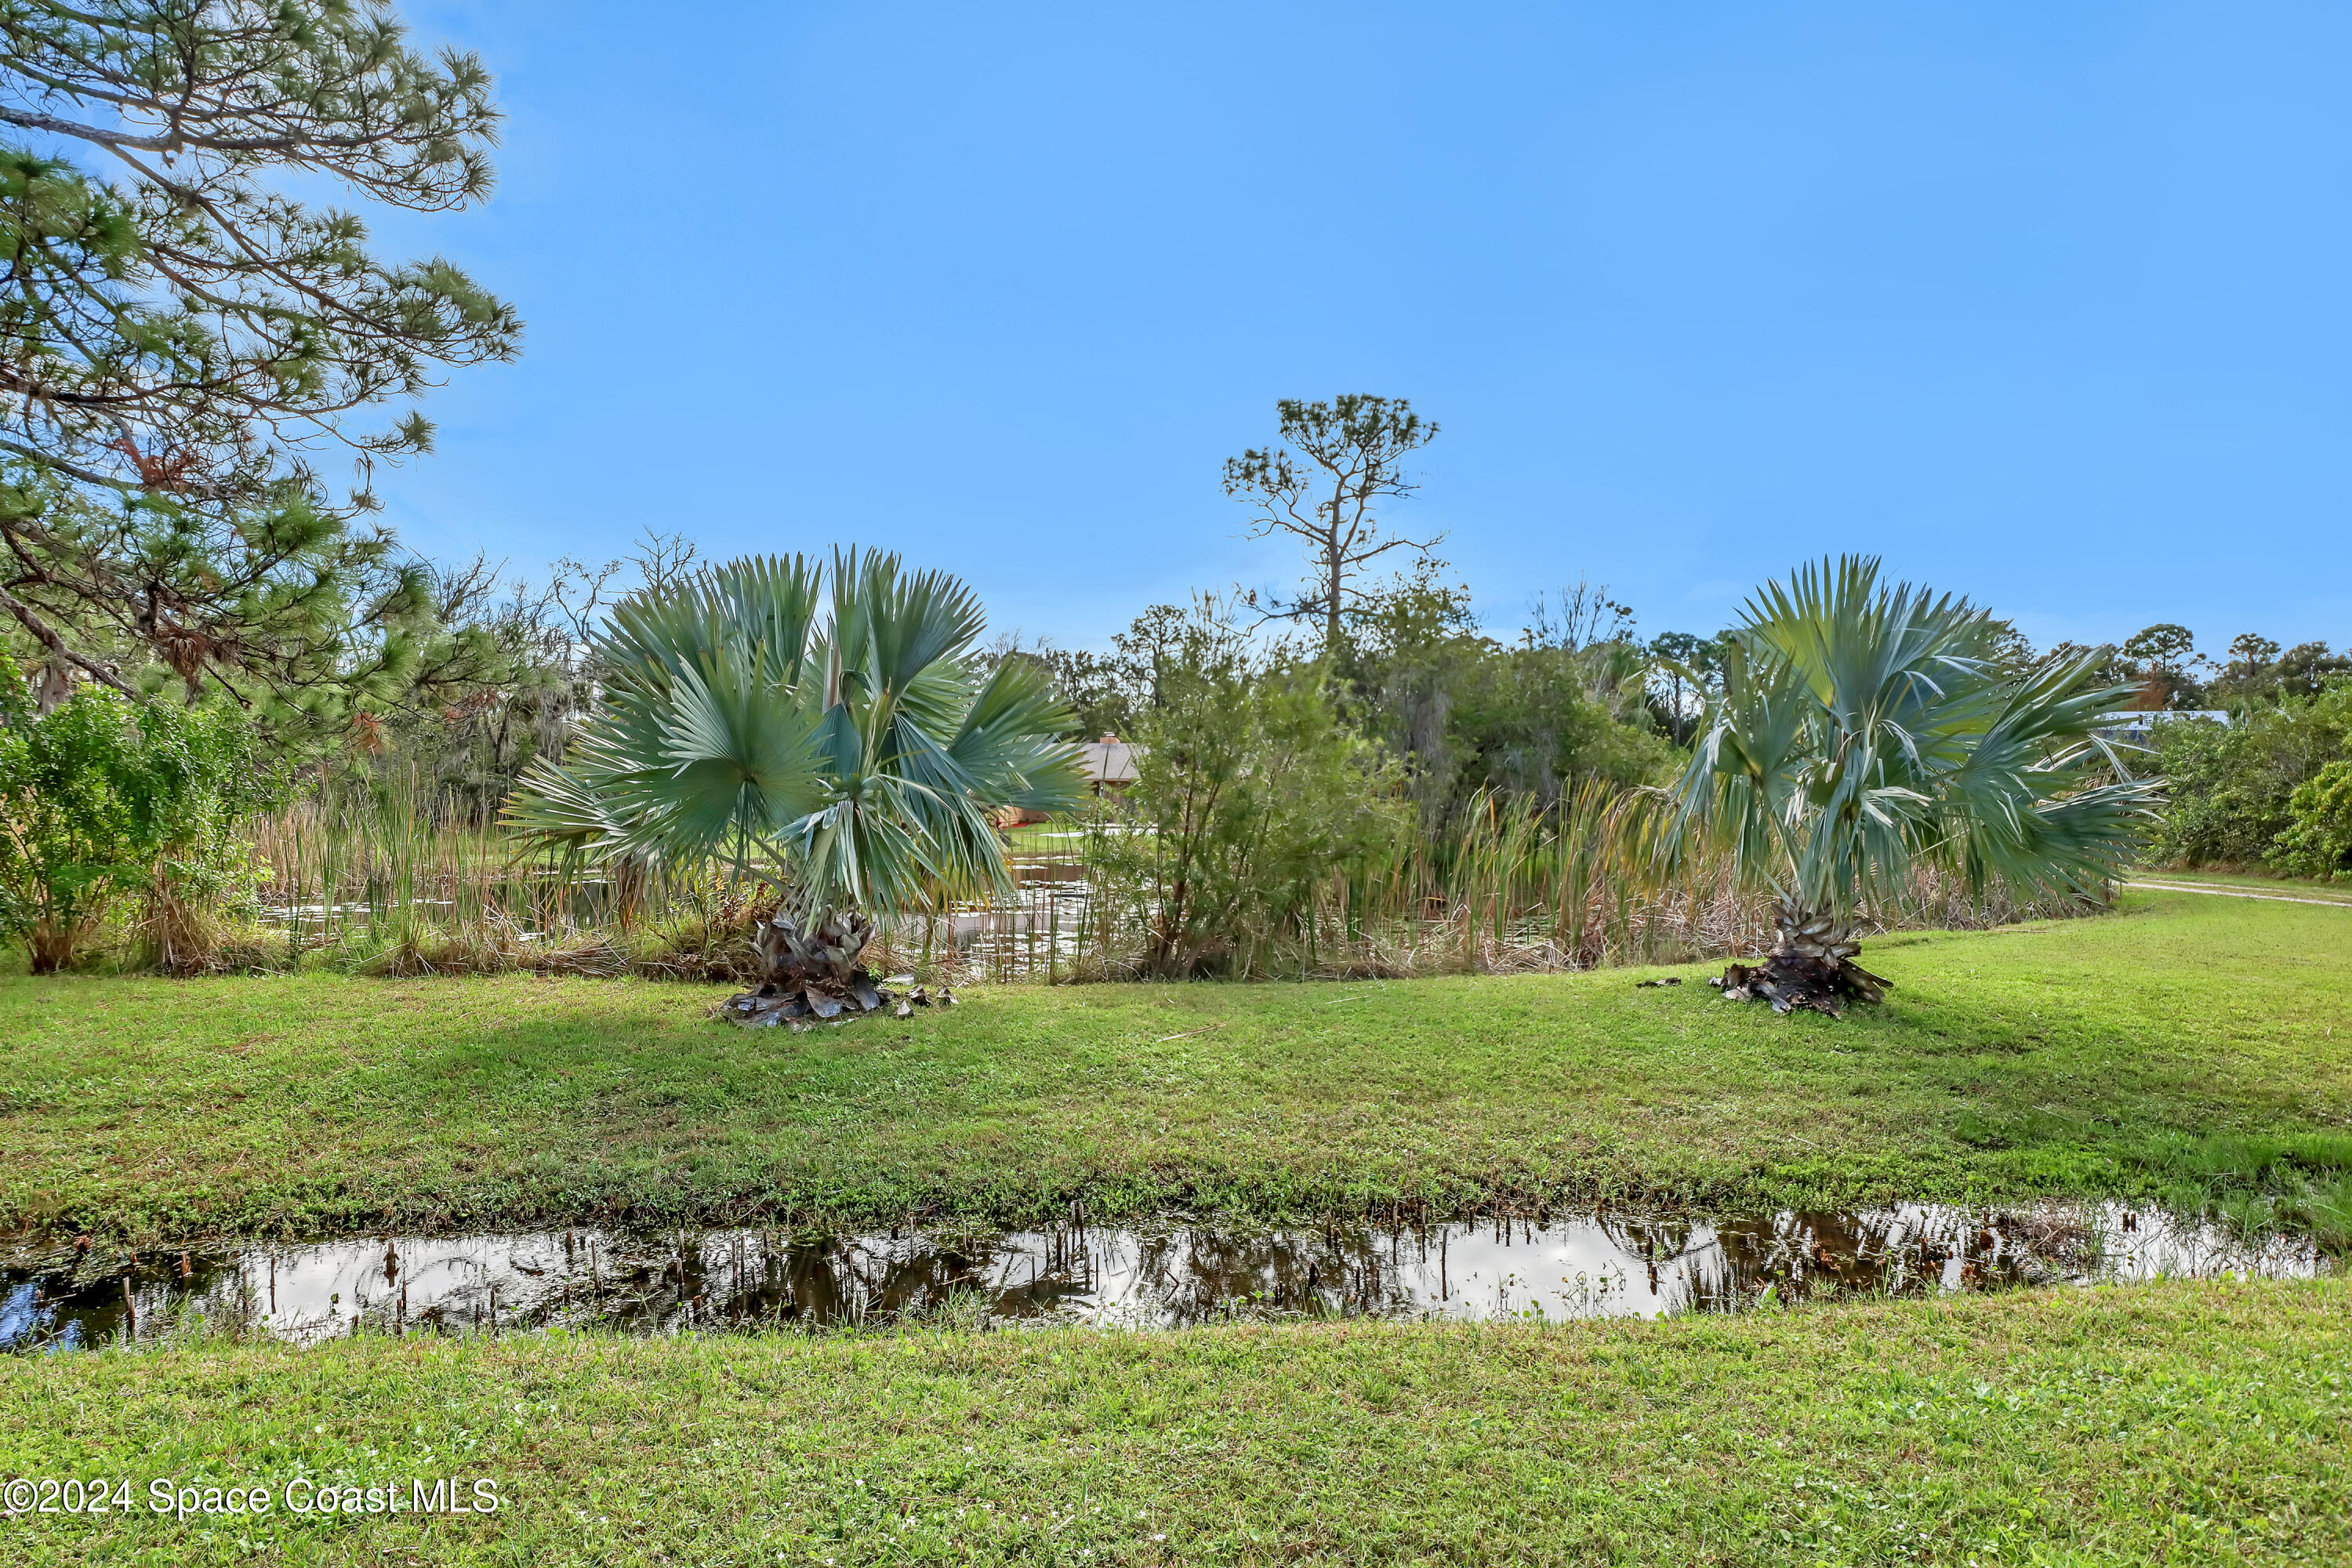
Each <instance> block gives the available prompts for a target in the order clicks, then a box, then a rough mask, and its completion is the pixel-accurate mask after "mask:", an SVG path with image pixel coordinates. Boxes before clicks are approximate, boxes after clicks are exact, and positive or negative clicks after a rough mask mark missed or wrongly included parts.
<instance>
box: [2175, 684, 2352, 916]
mask: <svg viewBox="0 0 2352 1568" xmlns="http://www.w3.org/2000/svg"><path fill="white" fill-rule="evenodd" d="M2155 745H2156V752H2157V757H2156V766H2157V768H2158V771H2160V772H2161V773H2163V774H2164V778H2165V784H2166V789H2167V792H2168V795H2169V796H2170V804H2169V805H2168V806H2167V808H2166V810H2165V813H2164V816H2163V818H2162V820H2161V821H2160V823H2159V824H2158V828H2157V831H2156V832H2155V833H2154V834H2153V835H2151V837H2150V840H2149V855H2150V858H2152V859H2153V860H2155V861H2156V862H2158V863H2159V864H2172V865H2185V866H2197V865H2230V866H2253V865H2263V864H2268V865H2272V866H2273V867H2276V868H2281V869H2284V861H2283V860H2282V859H2280V858H2279V857H2280V854H2281V837H2280V836H2281V835H2282V834H2284V833H2286V832H2288V831H2289V830H2291V829H2293V828H2294V826H2296V823H2297V820H2298V819H2297V815H2296V807H2295V805H2294V795H2295V792H2296V790H2297V789H2299V788H2300V787H2302V786H2303V785H2304V784H2306V783H2307V782H2309V781H2310V780H2312V779H2313V778H2315V776H2316V775H2317V774H2318V773H2320V772H2321V770H2323V769H2324V768H2326V766H2327V765H2328V764H2330V763H2335V762H2338V761H2343V760H2346V759H2347V755H2352V681H2346V680H2338V681H2336V683H2335V684H2334V685H2332V686H2330V687H2329V688H2328V689H2326V691H2323V692H2321V693H2320V694H2319V695H2317V696H2315V697H2288V698H2286V699H2284V700H2282V701H2281V702H2280V703H2279V704H2278V705H2277V706H2275V707H2272V708H2257V709H2253V710H2250V711H2247V712H2244V713H2242V714H2241V715H2240V716H2239V718H2238V720H2237V721H2236V722H2235V723H2231V724H2219V723H2215V722H2213V721H2210V720H2203V719H2187V720H2176V721H2172V722H2170V723H2167V724H2164V725H2161V726H2159V727H2158V730H2157V733H2156V742H2155ZM2297 863H2298V864H2300V863H2302V862H2300V861H2298V862H2297Z"/></svg>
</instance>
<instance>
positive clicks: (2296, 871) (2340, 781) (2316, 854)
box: [2271, 762, 2352, 878]
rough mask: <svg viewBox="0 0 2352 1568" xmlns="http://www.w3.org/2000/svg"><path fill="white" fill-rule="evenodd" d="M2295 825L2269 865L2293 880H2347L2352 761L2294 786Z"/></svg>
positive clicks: (2351, 861) (2351, 847)
mask: <svg viewBox="0 0 2352 1568" xmlns="http://www.w3.org/2000/svg"><path fill="white" fill-rule="evenodd" d="M2291 805H2292V806H2293V808H2294V826H2291V827H2289V828H2288V829H2287V830H2286V831H2285V832H2284V833H2282V834H2280V835H2279V836H2278V846H2277V848H2276V849H2275V850H2273V853H2272V856H2271V862H2272V864H2273V865H2275V866H2276V867H2278V868H2279V869H2280V870H2282V871H2284V872H2286V873H2287V874H2288V875H2290V876H2294V877H2336V878H2347V877H2352V762H2342V763H2328V764H2327V765H2326V767H2324V768H2322V769H2320V770H2319V772H2318V773H2317V774H2315V776H2314V777H2312V778H2311V779H2310V780H2308V781H2307V782H2305V783H2304V784H2298V785H2296V786H2295V792H2294V795H2293V797H2292V799H2291Z"/></svg>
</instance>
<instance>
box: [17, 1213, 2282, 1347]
mask: <svg viewBox="0 0 2352 1568" xmlns="http://www.w3.org/2000/svg"><path fill="white" fill-rule="evenodd" d="M71 1261H72V1260H71V1258H69V1257H67V1258H53V1259H48V1260H44V1261H37V1262H35V1263H32V1264H28V1265H24V1266H19V1267H16V1268H10V1269H8V1270H6V1271H5V1273H0V1345H14V1346H18V1347H25V1346H30V1345H46V1344H56V1345H68V1346H69V1345H76V1344H87V1343H90V1342H96V1341H100V1340H105V1339H110V1338H114V1337H119V1336H121V1335H122V1334H123V1333H125V1332H130V1333H132V1334H135V1335H139V1336H142V1337H143V1336H148V1335H152V1334H154V1333H156V1332H158V1331H161V1330H162V1329H163V1328H165V1327H167V1326H168V1325H169V1324H170V1323H171V1321H173V1319H174V1317H175V1316H177V1315H184V1314H187V1313H191V1312H202V1313H203V1314H204V1316H205V1318H206V1319H207V1320H208V1321H212V1322H214V1323H215V1324H238V1325H245V1326H248V1327H250V1328H252V1329H254V1330H256V1331H263V1332H268V1333H271V1334H275V1335H278V1336H281V1337H285V1338H289V1339H296V1340H311V1339H317V1338H320V1337H321V1336H325V1335H331V1334H339V1333H349V1332H352V1331H356V1330H357V1329H359V1328H360V1327H361V1326H362V1325H364V1326H365V1327H366V1328H368V1329H370V1330H373V1331H416V1330H426V1331H472V1330H477V1329H480V1330H491V1329H500V1330H503V1329H508V1328H513V1327H517V1326H529V1325H536V1324H550V1323H557V1322H565V1323H581V1324H585V1323H590V1322H602V1323H604V1324H608V1325H611V1326H614V1327H617V1328H623V1329H634V1330H639V1331H655V1332H661V1331H677V1330H680V1329H689V1328H702V1327H727V1326H739V1327H745V1328H750V1327H755V1326H761V1325H775V1326H785V1325H803V1326H805V1325H810V1324H826V1323H840V1322H845V1321H866V1320H879V1319H888V1318H893V1317H897V1316H899V1315H901V1314H904V1313H907V1312H909V1311H913V1312H936V1311H940V1310H959V1311H966V1312H974V1313H981V1312H984V1313H992V1314H995V1315H998V1316H1002V1317H1006V1318H1020V1319H1040V1318H1051V1319H1059V1320H1064V1321H1100V1322H1122V1323H1136V1324H1158V1325H1166V1326H1177V1325H1182V1324H1188V1323H1198V1322H1203V1321H1211V1320H1213V1319H1221V1318H1225V1317H1233V1316H1250V1315H1267V1314H1286V1313H1305V1314H1316V1315H1327V1316H1329V1315H1359V1314H1367V1313H1369V1314H1372V1315H1377V1316H1381V1317H1390V1318H1439V1317H1442V1318H1459V1319H1481V1318H1486V1319H1492V1318H1508V1317H1538V1316H1540V1317H1543V1318H1547V1319H1554V1320H1557V1319H1560V1318H1578V1317H1617V1316H1643V1317H1654V1316H1658V1315H1660V1314H1663V1313H1668V1312H1679V1311H1690V1310H1728V1309H1736V1308H1737V1307H1738V1306H1740V1305H1742V1304H1743V1303H1747V1302H1752V1301H1753V1300H1756V1299H1757V1298H1758V1297H1759V1296H1760V1295H1761V1293H1762V1292H1763V1291H1765V1290H1766V1289H1771V1290H1772V1291H1774V1292H1775V1293H1776V1294H1778V1295H1780V1296H1781V1297H1783V1298H1800V1297H1806V1296H1821V1295H1842V1294H1853V1293H1862V1294H1870V1295H1876V1294H1889V1293H1893V1294H1922V1293H1932V1292H1937V1291H1953V1290H1966V1289H1990V1288H1997V1287H2000V1286H2008V1285H2020V1284H2057V1283H2074V1284H2087V1283H2095V1282H2100V1281H2117V1282H2125V1281H2131V1280H2137V1279H2151V1278H2156V1277H2159V1276H2187V1277H2200V1278H2201V1277H2212V1276H2217V1275H2223V1274H2230V1275H2244V1274H2261V1275H2286V1274H2292V1275H2307V1274H2311V1273H2314V1272H2316V1271H2318V1270H2319V1269H2320V1268H2323V1267H2324V1266H2325V1265H2324V1264H2323V1261H2322V1260H2321V1259H2320V1258H2319V1257H2318V1256H2317V1254H2316V1253H2315V1250H2314V1249H2313V1248H2312V1247H2310V1246H2309V1244H2307V1243H2305V1242H2299V1241H2295V1240H2293V1239H2290V1238H2285V1237H2266V1238H2262V1239H2259V1240H2257V1241H2254V1242H2252V1243H2243V1242H2239V1241H2235V1240H2233V1239H2231V1237H2228V1236H2227V1235H2225V1234H2224V1233H2223V1232H2221V1230H2219V1229H2217V1228H2215V1227H2212V1226H2204V1225H2200V1224H2197V1223H2193V1222H2186V1221H2181V1220H2179V1219H2175V1218H2173V1217H2170V1216H2167V1215H2162V1214H2157V1213H2146V1212H2138V1211H2129V1210H2126V1209H2125V1208H2123V1207H2122V1206H2120V1205H2105V1206H2086V1207H2083V1208H2079V1209H2072V1210H2047V1211H2034V1212H2027V1213H2017V1214H1988V1213H1985V1212H1981V1211H1970V1210H1963V1209H1956V1208H1946V1207H1938V1206H1935V1205H1901V1206H1897V1207H1894V1208H1887V1209H1878V1210H1869V1211H1861V1212H1853V1213H1843V1214H1809V1215H1777V1216H1770V1217H1761V1218H1753V1219H1738V1220H1735V1219H1718V1220H1713V1221H1709V1220H1704V1219H1690V1218H1676V1217H1674V1216H1661V1215H1618V1214H1614V1213H1608V1212H1600V1213H1590V1214H1584V1215H1572V1216H1565V1217H1562V1216H1555V1217H1554V1218H1552V1219H1551V1220H1549V1222H1546V1223H1542V1224H1538V1223H1535V1222H1532V1221H1528V1220H1517V1219H1515V1220H1511V1221H1507V1222H1506V1221H1499V1220H1497V1221H1486V1222H1475V1221H1474V1222H1467V1223H1457V1224H1454V1225H1447V1226H1432V1227H1429V1228H1426V1229H1410V1228H1408V1229H1403V1230H1397V1231H1388V1230H1380V1229H1374V1228H1370V1227H1368V1226H1332V1227H1330V1228H1328V1229H1319V1230H1282V1231H1247V1230H1234V1229H1220V1228H1213V1227H1207V1226H1170V1227H1164V1228H1154V1229H1148V1230H1118V1229H1083V1228H1076V1227H1064V1228H1060V1229H1056V1230H1052V1231H1030V1232H1015V1233H1012V1234H1008V1235H1003V1236H994V1237H981V1238H962V1239H959V1238H956V1237H947V1236H941V1235H928V1236H927V1235H917V1234H912V1233H909V1234H908V1235H905V1236H895V1235H867V1236H851V1237H834V1238H829V1239H825V1240H822V1241H795V1240H794V1239H793V1238H792V1237H787V1236H780V1235H776V1234H773V1233H769V1232H761V1231H754V1230H742V1231H706V1232H700V1233H686V1234H684V1235H682V1236H657V1235H646V1234H643V1233H626V1234H625V1233H614V1232H602V1231H571V1232H543V1233H522V1234H501V1235H488V1236H475V1237H396V1238H394V1239H392V1240H390V1241H385V1240H382V1239H378V1240H356V1241H339V1242H326V1243H320V1244H316V1245H310V1246H302V1247H259V1248H255V1249H252V1250H248V1251H245V1252H241V1253H237V1254H234V1255H229V1256H226V1257H210V1258H195V1257H191V1258H188V1259H187V1263H186V1266H185V1272H183V1265H182V1255H181V1254H179V1253H176V1252H172V1253H149V1254H145V1255H142V1256H139V1257H137V1258H135V1259H126V1258H99V1257H93V1258H89V1259H87V1260H84V1261H83V1262H82V1263H81V1264H80V1266H79V1269H78V1270H77V1269H75V1268H69V1267H68V1264H69V1263H70V1262H71ZM126 1266H127V1267H128V1268H129V1270H130V1271H129V1274H128V1276H127V1278H128V1279H129V1281H130V1291H129V1297H130V1300H129V1303H128V1304H127V1305H126V1301H125V1291H124V1279H125V1278H126V1275H125V1272H124V1270H125V1268H126Z"/></svg>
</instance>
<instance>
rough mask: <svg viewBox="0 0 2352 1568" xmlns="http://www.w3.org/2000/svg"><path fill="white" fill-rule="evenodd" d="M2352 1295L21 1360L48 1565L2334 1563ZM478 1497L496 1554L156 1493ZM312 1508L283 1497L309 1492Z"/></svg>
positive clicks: (19, 1421)
mask: <svg viewBox="0 0 2352 1568" xmlns="http://www.w3.org/2000/svg"><path fill="white" fill-rule="evenodd" d="M2347 1455H2352V1282H2347V1281H2345V1280H2340V1279H2339V1280H2322V1281H2317V1282H2311V1283H2303V1284H2279V1283H2270V1284H2251V1285H2229V1284H2221V1285H2204V1286H2178V1285H2166V1286H2145V1287H2135V1288H2132V1289H2120V1290H2117V1289H2102V1290H2093V1291H2061V1292H2055V1293H2048V1292H2041V1291H2031V1292H2018V1293H2012V1294H2010V1295H2006V1296H2000V1297H1989V1298H1977V1299H1972V1300H1954V1301H1950V1302H1886V1301H1882V1302H1870V1303H1863V1304H1857V1305H1850V1306H1844V1307H1840V1308H1836V1309H1832V1310H1800V1311H1795V1312H1785V1313H1751V1314H1748V1315H1746V1316H1741V1317H1736V1318H1707V1317H1696V1318H1683V1319H1677V1320H1674V1321H1667V1322H1663V1323H1653V1324H1638V1323H1636V1324H1626V1323H1601V1322H1589V1323H1573V1324H1569V1325H1566V1326H1551V1327H1543V1326H1536V1325H1528V1324H1493V1325H1483V1326H1465V1325H1458V1324H1438V1325H1410V1326H1408V1325H1398V1324H1380V1323H1358V1324H1349V1325H1345V1326H1339V1325H1328V1324H1326V1325H1246V1324H1245V1325H1234V1326H1231V1327H1219V1328H1213V1329H1201V1330H1192V1331H1186V1332H1183V1333H1135V1334H1128V1333H1116V1332H1099V1331H1081V1330H1067V1329H1063V1330H1046V1331H1028V1332H995V1333H975V1332H970V1331H946V1332H935V1331H913V1332H907V1333H903V1334H893V1335H883V1336H875V1337H856V1338H851V1337H840V1336H832V1337H819V1338H803V1337H800V1336H796V1335H775V1336H769V1337H764V1338H759V1339H733V1338H727V1337H708V1338H706V1337H699V1336H688V1337H685V1338H680V1339H668V1340H621V1339H614V1338H611V1337H605V1336H590V1337H585V1338H566V1337H561V1336H539V1335H530V1336H524V1337H521V1338H517V1339H509V1340H507V1341H504V1342H489V1341H486V1340H467V1341H452V1340H426V1341H416V1340H410V1341H391V1340H384V1339H379V1338H369V1339H362V1340H358V1341H342V1342H335V1343H333V1344H331V1345H328V1346H325V1347H322V1348H320V1349H316V1350H311V1351H291V1350H285V1349H278V1348H272V1347H267V1346H245V1347H209V1348H196V1349H176V1350H167V1351H134V1352H97V1353H83V1354H68V1355H57V1356H47V1357H35V1358H30V1359H27V1360H25V1361H20V1362H17V1363H13V1364H12V1365H10V1366H9V1368H8V1375H7V1376H6V1377H5V1378H0V1475H5V1476H16V1475H29V1476H51V1477H62V1476H65V1475H73V1476H77V1477H85V1478H86V1477H91V1476H104V1477H112V1478H122V1479H130V1480H131V1481H132V1482H133V1484H134V1489H135V1490H134V1500H135V1502H136V1504H137V1510H136V1511H134V1512H132V1513H131V1514H130V1515H128V1516H125V1515H121V1514H113V1515H109V1516H105V1517H103V1518H101V1519H96V1520H93V1519H88V1518H80V1517H62V1516H50V1517H43V1516H40V1515H33V1516H30V1517H24V1518H17V1519H14V1520H0V1535H5V1539H6V1541H7V1543H8V1551H9V1552H10V1555H11V1560H13V1561H16V1562H21V1563H100V1562H105V1563H117V1562H145V1563H172V1564H178V1563H197V1562H202V1563H217V1562H229V1561H235V1560H239V1559H241V1558H242V1557H244V1556H246V1555H247V1554H248V1553H250V1554H253V1555H256V1556H258V1557H260V1558H262V1559H264V1560H269V1561H282V1562H291V1563H312V1562H323V1563H435V1564H457V1563H543V1564H544V1563H714V1564H715V1563H730V1564H744V1565H751V1564H772V1563H793V1564H820V1563H835V1564H836V1565H838V1568H846V1565H848V1564H852V1563H860V1564H862V1563H912V1562H925V1561H955V1562H982V1563H992V1562H1015V1563H1064V1564H1073V1565H1076V1564H1089V1565H1095V1564H1104V1563H1402V1562H1423V1563H1597V1562H1629V1563H1717V1564H1759V1565H1760V1564H1785V1563H1948V1564H1953V1565H1955V1568H1958V1565H1962V1564H1992V1563H2071V1564H2085V1565H2087V1564H2092V1563H2098V1564H2116V1563H2342V1562H2346V1561H2352V1476H2347V1462H2352V1461H2347ZM298 1475H304V1476H308V1477H310V1478H314V1480H327V1481H333V1482H344V1483H349V1484H352V1485H353V1486H358V1487H365V1486H368V1485H371V1484H377V1485H381V1484H383V1483H385V1482H398V1483H401V1484H402V1486H403V1489H404V1495H413V1494H409V1493H407V1492H406V1485H405V1484H406V1482H407V1481H408V1480H409V1479H411V1478H415V1477H424V1478H427V1479H428V1480H429V1479H443V1478H452V1477H454V1478H457V1479H460V1480H462V1481H466V1482H471V1481H472V1480H474V1479H478V1478H480V1479H490V1480H493V1481H495V1482H496V1483H497V1489H498V1493H499V1497H500V1499H501V1500H502V1502H503V1504H504V1506H503V1508H502V1509H501V1510H500V1511H499V1512H498V1513H496V1514H494V1515H491V1516H489V1517H487V1518H482V1517H477V1518H467V1519H455V1520H453V1519H447V1518H436V1519H432V1520H429V1521H427V1520H419V1519H418V1518H417V1517H415V1515H413V1514H406V1515H399V1516H391V1515H383V1516H377V1517H372V1518H357V1519H337V1518H322V1517H316V1516H312V1517H308V1518H305V1517H298V1516H289V1514H288V1513H287V1512H286V1511H285V1510H284V1507H283V1504H282V1501H281V1502H280V1504H279V1506H278V1508H277V1509H276V1510H273V1512H272V1513H271V1514H270V1515H269V1516H268V1518H266V1519H260V1520H253V1519H247V1520H233V1521H232V1520H223V1521H202V1520H190V1521H177V1520H174V1519H173V1518H170V1517H168V1516H166V1517H160V1518H159V1517H157V1516H155V1515H153V1514H152V1513H150V1512H148V1511H146V1507H147V1501H148V1499H149V1497H150V1495H151V1494H150V1493H149V1491H148V1484H149V1482H150V1481H152V1479H155V1478H157V1477H166V1478H174V1479H178V1480H179V1481H180V1482H181V1483H182V1484H185V1485H192V1486H195V1487H198V1488H201V1487H203V1486H206V1485H210V1486H216V1487H222V1488H226V1487H229V1486H240V1487H243V1486H253V1485H260V1486H265V1487H267V1488H268V1489H270V1492H271V1494H272V1496H273V1497H275V1498H278V1499H280V1500H282V1498H283V1497H284V1495H285V1492H284V1489H285V1488H286V1485H287V1483H288V1482H289V1481H290V1480H292V1479H294V1478H295V1477H297V1476H298ZM307 1495H308V1494H306V1493H298V1496H307Z"/></svg>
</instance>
